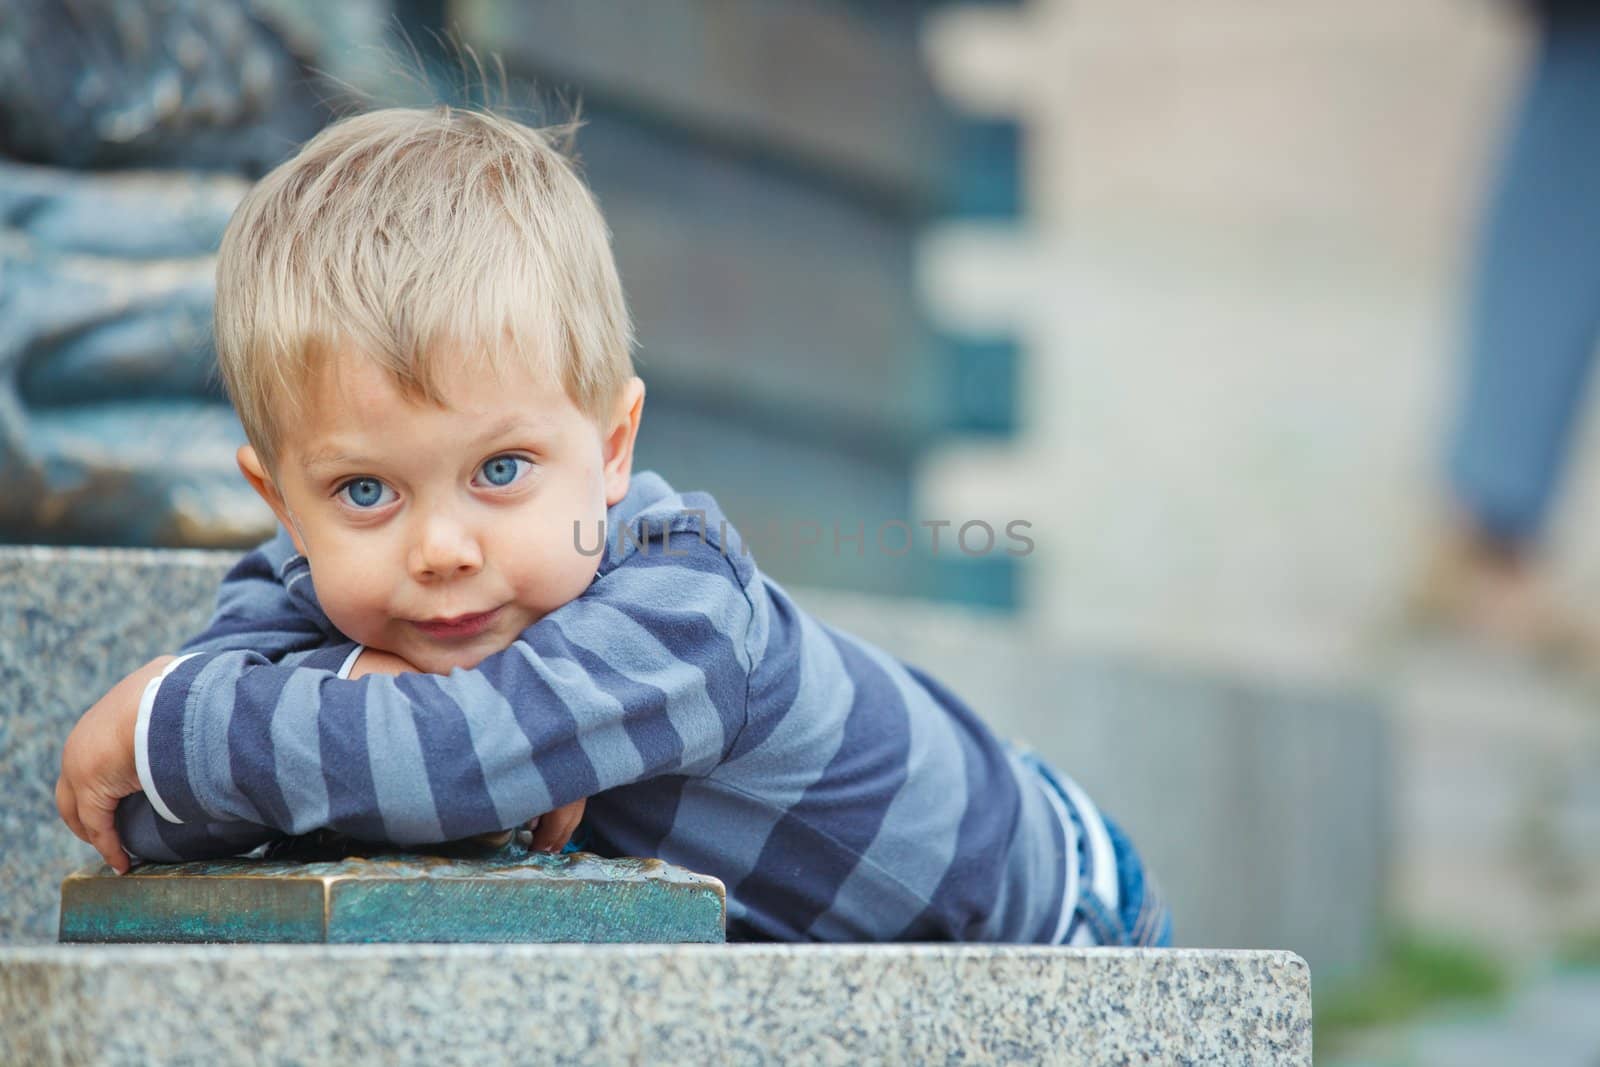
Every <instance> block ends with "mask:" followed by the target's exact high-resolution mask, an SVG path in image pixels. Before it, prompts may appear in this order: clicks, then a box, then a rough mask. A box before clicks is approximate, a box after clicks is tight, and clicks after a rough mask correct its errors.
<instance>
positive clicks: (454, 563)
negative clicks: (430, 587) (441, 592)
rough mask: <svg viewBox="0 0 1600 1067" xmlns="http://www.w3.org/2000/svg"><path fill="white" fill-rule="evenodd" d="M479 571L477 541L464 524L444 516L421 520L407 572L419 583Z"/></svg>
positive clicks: (428, 517) (480, 560) (481, 559)
mask: <svg viewBox="0 0 1600 1067" xmlns="http://www.w3.org/2000/svg"><path fill="white" fill-rule="evenodd" d="M482 568H483V551H482V549H481V548H480V547H479V545H478V539H477V538H476V537H475V536H473V534H472V531H470V530H468V529H467V528H466V527H465V526H464V525H462V524H461V523H459V522H456V521H454V520H452V519H451V518H449V517H448V516H445V515H437V514H435V515H429V516H427V517H426V518H424V519H423V520H422V528H421V529H420V530H419V531H418V536H417V539H416V541H415V542H414V543H413V547H412V550H411V573H412V576H413V577H415V578H416V579H417V580H419V581H425V580H437V579H440V578H455V577H461V576H465V575H470V574H476V573H477V572H478V571H479V570H481V569H482Z"/></svg>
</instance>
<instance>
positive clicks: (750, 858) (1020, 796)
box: [118, 472, 1117, 944]
mask: <svg viewBox="0 0 1600 1067" xmlns="http://www.w3.org/2000/svg"><path fill="white" fill-rule="evenodd" d="M605 530H606V535H605V538H604V547H603V548H597V549H596V550H597V551H599V552H600V553H601V559H600V564H599V567H598V570H597V573H596V575H595V578H594V580H593V581H592V582H591V584H590V585H589V587H588V589H587V590H586V591H585V592H584V593H583V594H582V595H581V596H579V597H577V598H576V599H574V600H572V601H570V602H569V603H567V604H565V605H562V606H561V607H560V608H558V609H556V610H555V611H553V612H550V613H549V614H548V615H546V616H545V617H543V618H541V619H540V620H539V621H538V622H536V623H534V624H533V625H532V626H530V627H528V628H527V629H526V630H524V631H523V633H522V634H521V635H520V636H519V637H518V639H517V640H516V641H515V642H513V643H512V645H511V646H510V647H509V648H507V649H505V650H503V651H501V652H498V653H496V654H494V655H491V656H489V657H488V658H486V659H484V660H483V661H482V662H481V663H480V664H478V666H477V667H475V668H474V669H472V670H455V671H452V672H451V673H450V674H449V675H433V674H402V675H397V676H386V675H368V676H366V677H363V678H360V679H358V680H350V679H348V678H345V677H343V675H344V674H345V673H346V672H347V671H348V669H349V665H350V664H351V663H352V662H353V661H354V658H355V656H356V655H357V654H358V653H359V651H360V648H359V646H357V645H355V644H353V643H352V642H350V641H349V639H348V638H346V637H345V636H344V635H343V634H341V633H339V632H338V630H337V629H335V627H334V626H333V625H332V623H330V622H329V621H328V618H327V616H326V615H325V614H324V613H323V611H322V608H321V606H320V605H319V604H318V602H317V599H316V593H315V590H314V589H313V587H312V582H311V576H310V569H309V565H308V564H307V562H306V560H305V558H304V557H303V556H300V555H298V554H297V553H296V552H295V550H294V547H293V544H292V542H290V540H289V538H288V536H287V535H286V534H285V533H283V532H282V531H281V530H280V531H279V534H278V536H277V537H276V538H275V539H273V540H272V541H269V542H268V543H267V544H265V545H262V546H261V547H260V548H258V549H256V550H255V551H253V552H251V553H249V554H248V555H246V556H245V557H244V558H243V559H242V560H241V561H240V562H239V564H238V565H237V566H236V567H234V568H233V570H232V571H231V572H230V573H229V574H228V576H227V578H226V579H225V580H224V582H223V584H222V587H221V590H220V593H219V595H218V603H217V610H216V613H215V616H214V617H213V619H212V621H211V624H210V626H209V628H208V629H207V630H206V631H205V632H204V633H202V634H200V635H199V636H198V637H196V638H194V639H193V640H192V641H190V642H188V643H187V644H186V645H185V646H184V649H183V650H182V651H184V652H185V653H187V655H185V656H184V657H183V658H181V659H180V660H179V661H177V662H176V663H174V664H172V665H171V667H169V669H168V670H167V672H166V673H165V674H164V675H163V676H162V677H161V678H159V679H157V680H156V681H154V682H152V683H151V684H150V686H149V687H148V689H147V691H146V693H145V700H144V702H143V706H142V707H141V708H140V712H139V717H138V721H137V730H136V744H135V757H136V763H137V766H138V770H139V779H140V782H141V783H142V785H143V787H144V794H143V795H142V796H140V795H135V796H134V797H130V798H127V800H125V801H124V803H123V805H122V807H121V809H120V810H119V812H118V828H119V831H120V833H121V835H122V838H123V842H124V845H125V846H126V847H127V848H128V850H129V851H130V852H132V853H133V854H134V855H137V856H141V857H143V858H146V859H157V860H177V859H194V858H203V857H213V856H222V855H233V854H238V853H241V852H244V851H248V850H250V849H251V848H254V847H255V846H256V845H259V844H261V843H263V842H265V841H268V840H271V839H273V838H276V837H281V836H283V835H285V834H301V833H306V832H309V831H311V830H315V829H318V828H322V827H328V828H332V829H334V830H336V831H340V832H343V833H346V834H348V835H350V836H352V837H355V838H358V839H362V840H370V841H388V842H393V843H396V844H399V845H423V844H428V843H434V842H440V841H447V840H454V839H457V838H463V837H467V836H470V835H473V834H478V833H484V832H488V831H494V830H499V829H502V828H504V827H508V826H516V825H519V824H521V823H523V822H526V821H527V820H528V819H530V818H532V817H533V816H535V815H540V814H543V813H544V812H547V811H550V810H552V809H554V808H556V807H559V806H561V805H564V804H567V803H569V802H571V801H574V800H577V799H580V798H584V797H587V798H589V802H588V807H587V810H586V813H585V816H584V825H585V827H586V829H587V830H588V832H589V835H590V840H591V842H592V845H591V847H592V848H593V850H594V851H596V852H599V853H602V854H605V855H628V856H656V857H660V858H661V859H664V860H667V861H669V862H672V863H676V864H680V865H682V866H684V867H687V868H689V869H691V870H695V871H699V872H702V873H706V874H710V875H714V876H715V877H717V878H720V879H721V880H722V881H723V883H724V884H725V885H726V887H727V893H728V896H727V901H728V935H729V937H730V938H731V939H736V940H737V939H779V940H790V941H797V940H824V941H886V940H936V941H943V940H956V941H1002V942H1044V943H1068V942H1071V943H1080V944H1081V943H1090V942H1092V940H1093V938H1092V936H1091V935H1090V933H1089V932H1088V926H1087V924H1084V923H1081V922H1080V921H1079V919H1078V916H1079V914H1080V910H1079V909H1078V908H1077V902H1078V900H1079V898H1080V893H1081V892H1082V891H1083V890H1086V889H1090V888H1094V889H1097V890H1098V894H1099V898H1100V899H1101V900H1105V901H1109V902H1110V903H1111V906H1112V907H1113V908H1114V907H1115V906H1116V894H1117V883H1116V864H1115V862H1114V861H1113V859H1112V858H1111V855H1110V845H1109V844H1108V843H1107V841H1106V830H1105V827H1104V824H1103V823H1102V821H1101V819H1100V816H1099V814H1098V812H1097V811H1096V810H1095V808H1094V805H1093V804H1092V803H1091V802H1090V801H1089V800H1088V799H1087V798H1086V797H1084V796H1083V794H1082V792H1081V790H1078V789H1077V788H1076V787H1075V786H1072V785H1071V783H1070V782H1066V783H1065V787H1062V786H1061V782H1062V781H1064V779H1061V776H1059V775H1056V776H1055V777H1056V778H1057V779H1058V780H1060V781H1058V782H1057V785H1055V786H1052V784H1051V782H1050V781H1048V780H1047V779H1048V778H1049V777H1050V775H1048V774H1047V773H1042V772H1041V771H1040V770H1039V769H1037V767H1036V765H1035V761H1033V760H1032V759H1029V758H1024V757H1023V756H1022V754H1021V753H1019V752H1018V751H1017V750H1016V749H1014V748H1013V747H1012V746H1011V745H1009V744H1007V743H1006V742H1004V741H1002V740H1001V739H1000V738H998V737H997V736H996V735H995V734H994V733H993V732H992V731H991V730H990V729H989V728H988V727H987V726H986V725H985V724H984V723H983V721H982V720H981V719H980V718H979V717H978V716H977V715H976V714H974V713H973V711H972V710H971V709H970V708H969V707H968V706H967V705H966V704H964V703H963V702H962V701H961V700H960V699H959V698H957V697H956V696H955V695H954V694H953V693H951V692H950V691H949V690H947V689H945V688H944V687H943V686H941V685H940V684H939V683H938V682H937V681H935V680H934V679H933V678H931V677H929V676H928V675H927V674H925V673H923V672H922V671H920V670H918V669H917V668H915V667H912V666H909V665H907V664H905V663H903V662H900V661H899V660H897V659H895V658H893V657H891V656H889V655H887V654H886V653H884V652H883V651H881V650H879V649H877V648H875V647H873V646H871V645H869V644H867V643H866V642H863V641H861V640H858V639H857V638H854V637H852V636H850V635H848V634H845V633H842V632H840V631H839V630H836V629H834V628H832V627H830V626H828V625H826V624H825V623H822V622H820V621H818V620H817V619H815V618H813V617H812V616H811V615H809V614H807V613H806V612H805V611H802V610H801V609H800V608H799V607H798V606H797V605H796V604H795V603H794V601H793V600H791V599H790V597H789V596H788V595H787V594H786V593H785V592H784V590H783V589H782V588H781V587H780V586H779V585H778V584H777V583H775V582H773V581H772V580H771V579H770V578H768V577H766V576H765V575H764V574H762V572H761V571H760V570H759V569H758V568H757V567H756V564H755V561H754V559H753V558H752V557H751V555H750V554H749V553H748V551H747V550H746V548H745V546H744V543H743V542H742V540H741V539H740V537H739V535H738V533H737V531H735V530H734V529H733V528H732V527H731V526H730V525H729V524H728V522H727V520H726V518H725V517H724V516H723V514H722V512H721V511H720V509H719V508H718V507H717V505H716V503H715V502H714V501H713V500H712V499H711V498H710V497H709V496H708V495H706V494H704V493H684V494H679V493H676V492H674V491H673V490H672V489H671V488H670V487H669V486H668V485H667V483H666V482H665V481H664V480H663V479H662V478H660V477H659V476H658V475H655V474H653V473H650V472H639V473H637V474H636V475H635V476H634V477H633V479H632V482H631V485H630V489H629V492H628V494H627V496H626V497H625V498H624V499H623V500H622V501H620V502H619V503H617V504H616V505H614V506H613V507H611V508H610V509H609V510H608V512H607V522H606V527H605Z"/></svg>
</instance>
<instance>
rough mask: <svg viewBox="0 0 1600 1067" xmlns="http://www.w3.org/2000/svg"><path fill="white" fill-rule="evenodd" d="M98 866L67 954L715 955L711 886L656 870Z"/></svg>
mask: <svg viewBox="0 0 1600 1067" xmlns="http://www.w3.org/2000/svg"><path fill="white" fill-rule="evenodd" d="M327 849H328V846H327V843H326V842H322V843H321V844H320V845H319V848H318V849H316V850H312V851H311V852H310V853H309V855H310V857H311V858H297V857H296V856H294V855H293V854H292V852H291V853H290V854H288V855H286V854H285V851H284V850H279V851H278V852H277V853H276V854H274V855H273V856H272V857H270V858H263V859H229V860H209V861H204V862H195V863H174V864H146V865H144V866H141V867H137V868H135V869H134V870H133V871H132V872H130V873H129V874H127V875H123V876H120V877H119V876H118V875H116V874H114V873H113V872H112V870H111V868H109V867H107V866H105V865H104V864H100V865H96V866H93V867H86V868H84V869H82V870H80V871H77V872H75V873H73V874H71V875H68V876H67V878H66V880H65V881H63V882H62V884H61V928H60V939H61V940H62V941H71V942H97V943H105V942H191V943H192V942H300V943H316V942H333V943H341V944H367V943H378V942H419V941H421V942H430V941H431V942H441V941H442V942H552V941H577V942H619V941H631V942H656V943H662V942H721V941H722V940H723V939H724V923H725V915H726V893H725V891H724V889H723V885H722V883H721V882H720V881H718V880H717V879H715V878H711V877H708V876H706V875H700V874H695V873H693V872H691V871H687V870H684V869H683V868H681V867H675V866H673V865H672V864H669V863H664V862H662V861H661V860H655V859H630V858H622V859H605V858H602V857H599V856H595V855H592V854H590V853H586V852H568V853H563V854H560V855H549V854H545V853H539V852H532V851H530V850H529V849H528V848H527V847H526V843H525V838H519V839H515V840H513V841H511V842H510V843H508V844H506V845H505V846H503V847H501V848H498V849H493V850H478V851H477V852H476V854H474V850H472V849H453V850H449V851H451V852H452V853H453V854H448V855H419V854H416V853H409V852H399V851H386V850H380V849H376V848H373V849H366V850H362V852H361V854H356V855H345V856H341V857H335V858H325V857H326V853H327Z"/></svg>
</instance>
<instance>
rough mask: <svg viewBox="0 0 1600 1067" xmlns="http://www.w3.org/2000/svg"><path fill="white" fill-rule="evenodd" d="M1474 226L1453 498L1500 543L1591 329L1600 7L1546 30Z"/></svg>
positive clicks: (1530, 486)
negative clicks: (1483, 214)
mask: <svg viewBox="0 0 1600 1067" xmlns="http://www.w3.org/2000/svg"><path fill="white" fill-rule="evenodd" d="M1501 166H1502V170H1501V173H1500V176H1499V184H1498V187H1497V188H1496V190H1495V192H1494V194H1493V199H1492V201H1491V203H1490V205H1489V213H1488V216H1487V218H1486V221H1485V226H1484V232H1483V233H1482V234H1481V235H1480V245H1479V248H1478V262H1477V267H1476V275H1475V278H1474V281H1473V289H1472V305H1471V308H1470V311H1469V318H1468V324H1467V325H1468V336H1467V368H1466V370H1467V377H1466V382H1465V389H1464V393H1463V397H1462V406H1461V413H1460V420H1459V422H1458V424H1457V425H1456V427H1455V437H1454V441H1453V447H1452V451H1451V456H1450V472H1449V474H1450V482H1451V487H1452V489H1453V491H1454V494H1455V497H1456V503H1457V504H1458V506H1459V507H1461V508H1462V509H1463V511H1464V512H1465V514H1466V517H1467V518H1468V519H1469V520H1470V521H1472V522H1474V523H1476V524H1477V525H1478V526H1479V528H1480V531H1481V532H1482V533H1483V534H1484V535H1486V536H1488V537H1490V538H1492V539H1494V540H1496V541H1499V542H1502V543H1504V544H1506V545H1508V546H1514V545H1526V544H1529V543H1531V542H1532V541H1534V540H1535V539H1536V538H1537V537H1538V536H1539V534H1540V533H1541V531H1542V529H1543V526H1544V522H1545V518H1546V515H1547V513H1548V511H1549V509H1550V503H1551V499H1552V497H1553V495H1554V493H1555V490H1556V487H1557V485H1558V482H1559V479H1560V477H1561V474H1562V470H1563V468H1564V466H1565V462H1566V459H1567V453H1568V445H1569V442H1570V440H1571V437H1572V429H1573V422H1574V419H1575V416H1576V412H1577V405H1578V403H1579V401H1580V398H1581V397H1582V394H1583V392H1584V387H1585V385H1586V382H1587V379H1588V377H1589V369H1590V364H1591V361H1592V356H1593V354H1594V347H1595V342H1596V333H1597V329H1600V18H1595V17H1584V18H1572V17H1566V16H1558V17H1555V18H1553V19H1552V20H1551V21H1550V22H1549V23H1547V25H1546V27H1545V33H1544V37H1543V40H1542V42H1541V47H1540V50H1539V54H1538V57H1537V59H1536V62H1535V66H1534V69H1533V71H1532V72H1531V76H1530V78H1529V79H1528V82H1527V85H1526V88H1525V91H1524V97H1523V101H1522V105H1521V112H1520V114H1519V115H1517V117H1516V119H1515V122H1514V126H1513V129H1512V131H1511V137H1510V139H1509V142H1508V144H1507V147H1506V154H1505V158H1504V160H1503V162H1502V164H1501Z"/></svg>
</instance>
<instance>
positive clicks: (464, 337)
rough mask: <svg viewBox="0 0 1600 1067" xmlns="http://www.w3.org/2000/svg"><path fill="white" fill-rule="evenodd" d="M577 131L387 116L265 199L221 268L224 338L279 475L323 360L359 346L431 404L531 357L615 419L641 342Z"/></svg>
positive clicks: (228, 371) (355, 127)
mask: <svg viewBox="0 0 1600 1067" xmlns="http://www.w3.org/2000/svg"><path fill="white" fill-rule="evenodd" d="M571 131H572V128H571V127H570V126H568V127H555V128H548V129H534V128H532V127H529V126H525V125H523V124H521V123H519V122H516V121H514V120H512V119H510V118H507V117H504V116H502V115H498V114H495V113H493V112H491V111H488V110H483V111H478V110H463V109H460V108H451V107H444V106H440V107H435V108H430V109H411V108H386V109H383V110H378V111H370V112H367V113H365V114H360V115H355V116H352V117H350V118H346V119H343V120H341V121H339V122H336V123H334V124H333V125H330V126H328V127H327V128H326V129H324V130H323V131H322V132H321V133H319V134H317V136H315V137H313V138H312V139H311V140H310V141H308V142H306V144H305V145H304V147H302V148H301V150H300V151H299V153H298V154H296V155H295V156H294V157H293V158H292V159H290V160H288V161H287V162H285V163H283V164H281V165H279V166H278V167H277V168H275V169H274V170H273V171H272V172H271V173H269V174H267V175H266V176H265V177H264V178H262V179H261V180H260V182H258V183H257V184H256V185H255V186H254V187H252V189H251V190H250V192H249V193H248V194H246V196H245V198H244V199H243V200H242V201H241V202H240V204H239V206H238V208H237V209H236V210H235V211H234V214H233V218H232V219H231V220H230V221H229V223H228V227H227V230H226V231H225V232H224V234H223V237H222V247H221V249H220V251H219V253H218V256H217V301H216V314H215V330H216V346H217V363H218V366H219V368H220V370H221V372H222V377H223V380H224V382H225V383H226V385H227V388H228V393H229V396H230V397H231V398H232V400H233V403H234V407H235V409H236V410H237V411H238V413H239V419H240V421H241V422H242V423H243V424H244V429H245V433H246V435H247V436H248V437H249V439H250V443H251V444H252V445H254V446H255V448H256V450H257V451H258V452H259V453H260V454H261V457H262V459H263V460H264V461H265V462H266V463H267V464H268V466H269V468H275V466H276V462H277V459H278V456H279V444H280V442H281V433H282V430H283V423H284V417H285V413H286V412H292V411H294V410H296V409H297V407H298V405H299V404H300V403H301V396H302V394H301V390H302V388H303V386H304V384H305V382H306V381H307V379H308V377H309V375H310V374H311V373H312V372H314V371H315V369H316V365H317V361H318V360H319V359H322V358H325V355H326V353H329V352H333V351H337V350H341V349H346V348H354V349H355V350H357V351H359V352H360V353H361V354H363V355H365V356H367V357H368V358H371V359H373V360H374V361H376V362H377V363H378V364H379V365H380V366H382V367H383V368H384V369H386V370H387V371H388V372H389V373H391V374H392V375H394V377H395V380H396V381H397V382H398V383H399V385H400V387H401V388H402V390H404V391H405V392H406V393H407V395H411V396H416V397H420V398H422V399H425V400H428V401H431V402H433V403H441V402H442V399H443V396H444V393H445V390H444V386H445V385H447V384H448V382H449V380H450V377H451V376H452V374H453V373H454V372H457V371H459V370H461V369H463V368H464V367H465V368H468V369H474V368H476V367H478V366H484V367H488V368H490V369H493V370H495V371H499V370H501V369H503V368H505V367H506V366H507V365H508V363H510V362H511V361H522V364H523V365H524V366H528V367H530V369H532V370H534V371H535V372H536V373H544V374H548V375H551V376H552V377H551V378H550V379H548V380H554V381H559V382H561V384H562V386H563V387H564V388H565V390H566V392H567V394H568V396H569V397H571V399H572V401H573V403H574V404H575V405H576V406H577V407H578V408H579V409H580V410H581V411H583V412H584V413H585V414H587V415H589V416H590V417H591V418H594V419H596V420H599V419H601V418H603V417H604V415H605V413H606V410H607V408H608V406H609V405H610V404H611V403H612V402H613V401H614V400H615V398H616V397H617V396H618V395H620V392H621V390H622V388H623V387H624V386H625V385H626V383H627V382H628V380H629V379H630V378H631V376H632V374H633V363H632V357H631V349H632V345H633V329H632V326H631V324H630V322H629V319H628V310H627V305H626V303H625V302H624V300H623V296H622V284H621V281H620V280H619V278H618V277H617V268H616V263H615V262H614V260H613V259H612V255H611V246H610V239H609V234H608V231H607V229H606V225H605V221H604V219H602V218H601V215H600V210H599V208H598V206H597V205H596V204H595V201H594V197H593V196H592V194H591V193H590V192H589V189H588V188H587V186H585V185H584V183H583V181H582V179H581V178H579V177H578V174H577V172H576V170H575V167H574V164H573V162H572V160H571V159H569V157H568V156H567V154H566V152H565V150H564V148H565V143H566V140H567V139H568V138H570V135H571Z"/></svg>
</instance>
